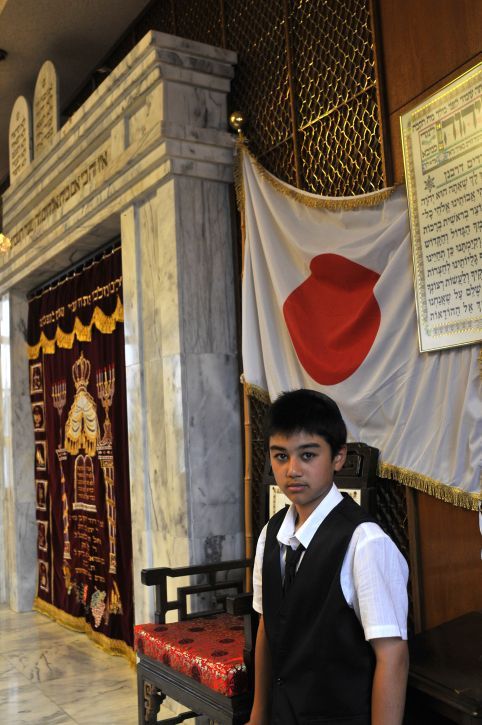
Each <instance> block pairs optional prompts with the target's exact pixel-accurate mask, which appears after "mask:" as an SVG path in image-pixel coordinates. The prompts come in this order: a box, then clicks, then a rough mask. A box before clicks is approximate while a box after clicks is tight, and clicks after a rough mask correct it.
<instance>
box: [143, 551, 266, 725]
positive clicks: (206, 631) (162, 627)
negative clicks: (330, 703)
mask: <svg viewBox="0 0 482 725" xmlns="http://www.w3.org/2000/svg"><path fill="white" fill-rule="evenodd" d="M251 566H252V561H251V560H249V559H241V560H235V561H226V562H223V563H219V564H206V565H201V566H187V567H178V568H168V567H162V568H159V569H144V570H143V571H142V574H141V579H142V582H143V584H146V585H147V586H155V587H156V613H155V623H153V624H150V623H149V624H142V625H137V626H136V627H135V649H136V651H137V654H138V656H139V662H138V665H137V687H138V713H139V725H145V724H146V723H148V724H149V725H151V724H153V723H157V722H158V720H157V713H158V712H159V709H160V706H161V704H162V702H163V700H164V699H165V698H166V697H170V698H172V699H173V700H175V701H176V702H179V703H181V704H182V705H183V706H184V707H187V708H189V709H188V710H187V711H185V712H183V713H181V714H180V715H178V716H176V717H172V718H167V719H164V720H161V721H160V722H162V723H164V724H165V725H173V724H174V723H181V722H183V721H184V720H188V719H190V718H194V717H197V716H201V715H203V716H206V717H208V718H209V719H210V720H211V721H213V722H216V723H223V724H224V723H226V725H228V724H231V723H232V725H241V724H242V723H245V722H247V721H248V720H249V713H250V710H251V704H252V680H251V676H252V667H251V664H252V656H251V647H252V642H253V641H254V636H255V633H254V629H255V627H256V621H257V618H255V617H254V616H251V599H252V597H251V595H250V594H244V595H243V588H244V580H245V576H244V575H245V572H246V570H247V569H249V568H250V567H251ZM232 571H237V573H238V576H237V577H236V579H234V580H230V581H228V580H226V579H224V580H223V581H220V580H219V574H221V573H226V572H232ZM240 574H241V575H240ZM168 577H174V578H175V577H196V578H203V579H205V580H206V581H204V582H201V583H197V584H192V585H188V586H181V587H178V588H177V598H176V599H175V600H172V601H169V600H168V598H167V580H168ZM233 590H234V592H235V595H236V596H231V597H229V596H227V592H229V591H231V592H232V591H233ZM216 592H218V593H221V594H222V596H221V597H218V604H219V606H218V607H216V608H214V609H210V610H207V611H201V612H195V613H189V612H188V606H187V598H188V597H189V596H190V595H201V594H205V593H211V594H212V593H216ZM171 610H177V612H178V621H177V622H174V623H170V624H166V614H167V612H168V611H171ZM245 613H248V615H247V616H246V617H245V616H243V615H244V614H245Z"/></svg>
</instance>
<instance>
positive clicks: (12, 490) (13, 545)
mask: <svg viewBox="0 0 482 725" xmlns="http://www.w3.org/2000/svg"><path fill="white" fill-rule="evenodd" d="M9 308H10V365H11V370H12V373H13V374H12V377H11V417H10V440H11V452H12V453H11V466H10V472H9V474H8V475H9V476H10V477H11V478H10V480H8V481H5V485H6V488H7V490H8V498H7V510H8V515H9V521H10V526H9V527H8V530H7V536H8V537H9V539H10V541H9V544H8V551H9V566H12V565H13V567H12V570H11V571H10V572H9V575H10V587H9V588H10V592H9V604H10V606H11V608H12V609H14V610H15V611H19V612H22V611H28V610H29V609H31V608H32V601H33V598H34V595H35V589H36V583H37V566H36V560H37V524H36V508H35V507H36V502H35V477H34V461H33V450H34V435H33V423H32V411H31V405H30V392H29V374H28V360H27V356H26V345H25V343H26V329H27V313H28V309H27V300H26V298H25V296H24V295H21V294H19V293H16V292H11V293H10V295H9Z"/></svg>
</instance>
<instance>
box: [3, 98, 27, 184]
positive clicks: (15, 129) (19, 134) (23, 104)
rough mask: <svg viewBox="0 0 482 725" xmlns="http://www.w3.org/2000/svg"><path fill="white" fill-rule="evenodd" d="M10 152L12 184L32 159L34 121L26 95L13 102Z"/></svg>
mask: <svg viewBox="0 0 482 725" xmlns="http://www.w3.org/2000/svg"><path fill="white" fill-rule="evenodd" d="M8 152H9V161H10V184H14V183H15V182H16V181H17V179H18V177H19V176H20V175H21V174H22V173H23V172H24V171H25V170H26V169H27V168H28V167H29V166H30V162H31V161H32V122H31V117H30V108H29V105H28V101H27V99H26V98H25V97H24V96H19V97H18V98H17V100H16V101H15V103H14V104H13V108H12V113H11V115H10V125H9V127H8Z"/></svg>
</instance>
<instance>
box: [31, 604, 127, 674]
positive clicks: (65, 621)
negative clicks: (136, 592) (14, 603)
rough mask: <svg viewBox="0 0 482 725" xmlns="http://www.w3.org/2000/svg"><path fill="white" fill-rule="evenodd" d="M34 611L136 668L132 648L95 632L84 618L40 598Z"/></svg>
mask: <svg viewBox="0 0 482 725" xmlns="http://www.w3.org/2000/svg"><path fill="white" fill-rule="evenodd" d="M33 609H34V610H35V611H36V612H39V613H40V614H45V616H47V617H50V619H53V620H54V621H55V622H58V623H59V624H61V625H62V626H63V627H66V629H72V630H73V631H74V632H83V633H84V634H86V635H87V637H88V638H89V639H90V640H92V642H94V644H96V645H97V647H100V648H101V649H103V650H104V652H108V653H109V654H111V655H115V656H118V657H125V658H126V659H127V660H128V662H129V664H131V665H133V666H135V664H136V654H135V652H134V650H133V649H132V647H129V645H128V644H126V643H125V642H123V641H122V640H121V639H111V638H110V637H106V635H105V634H101V633H100V632H95V631H94V630H93V629H92V627H91V625H90V624H89V623H88V622H86V621H85V619H84V618H83V617H74V616H73V615H72V614H68V613H67V612H64V611H63V610H62V609H58V608H57V607H55V606H54V605H53V604H49V603H48V602H44V600H43V599H40V597H35V599H34V601H33Z"/></svg>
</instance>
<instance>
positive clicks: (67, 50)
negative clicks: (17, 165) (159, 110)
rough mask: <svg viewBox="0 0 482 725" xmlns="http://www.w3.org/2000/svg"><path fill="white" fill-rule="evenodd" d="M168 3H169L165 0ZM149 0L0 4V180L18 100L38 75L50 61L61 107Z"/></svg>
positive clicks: (14, 0)
mask: <svg viewBox="0 0 482 725" xmlns="http://www.w3.org/2000/svg"><path fill="white" fill-rule="evenodd" d="M166 1H167V0H166ZM147 4H148V0H0V48H2V49H3V50H6V51H7V53H8V57H7V59H6V60H4V61H1V62H0V181H1V180H2V179H4V178H5V176H6V175H7V174H8V124H9V119H10V113H11V110H12V107H13V104H14V102H15V100H16V98H17V97H18V96H21V95H23V96H25V97H26V98H27V99H28V100H29V101H30V102H32V100H33V91H34V87H35V81H36V78H37V74H38V71H39V69H40V67H41V65H42V63H43V62H44V61H46V60H51V61H53V63H54V65H55V66H56V68H57V72H58V75H59V86H60V108H61V109H62V108H63V107H64V106H66V104H67V103H68V102H69V100H70V99H71V98H72V97H73V95H74V94H75V92H76V91H77V89H78V88H79V87H80V86H81V85H82V84H83V82H84V81H85V80H86V78H87V76H88V74H89V72H90V71H92V70H93V69H94V68H96V66H97V65H98V64H99V63H100V62H101V61H102V59H103V58H104V56H105V55H106V54H107V53H108V51H109V50H110V48H111V47H112V46H113V45H114V44H115V42H116V40H118V38H119V37H120V36H121V35H122V33H123V32H124V31H125V30H126V29H127V28H128V26H129V25H130V24H131V23H132V22H133V21H134V19H135V18H136V17H137V16H138V15H139V13H141V12H142V10H143V9H144V7H145V6H146V5H147Z"/></svg>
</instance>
